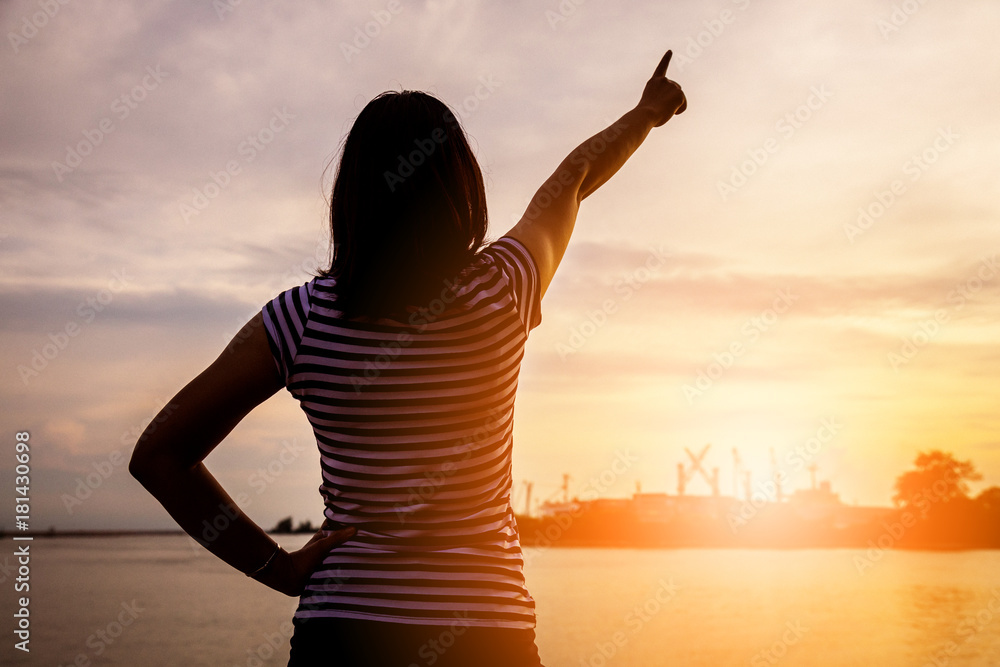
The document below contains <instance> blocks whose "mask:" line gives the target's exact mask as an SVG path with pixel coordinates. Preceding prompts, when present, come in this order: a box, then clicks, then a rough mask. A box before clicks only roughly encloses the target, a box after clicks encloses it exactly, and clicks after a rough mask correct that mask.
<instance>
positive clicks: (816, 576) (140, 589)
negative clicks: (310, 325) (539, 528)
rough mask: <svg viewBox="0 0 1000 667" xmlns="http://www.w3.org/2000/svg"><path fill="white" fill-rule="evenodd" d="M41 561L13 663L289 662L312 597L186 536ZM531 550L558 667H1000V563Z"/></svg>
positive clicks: (88, 546) (292, 539) (832, 553)
mask: <svg viewBox="0 0 1000 667" xmlns="http://www.w3.org/2000/svg"><path fill="white" fill-rule="evenodd" d="M305 540H306V536H298V535H297V536H282V538H281V540H280V541H281V542H282V544H283V545H284V546H285V547H286V548H292V549H294V548H297V547H298V546H300V545H301V544H303V543H304V542H305ZM7 544H8V547H6V548H5V551H8V550H9V551H8V552H12V551H13V547H12V546H10V545H12V544H13V543H12V542H10V541H7ZM32 553H33V558H32V574H31V577H32V578H31V586H32V590H31V594H32V595H31V606H30V610H31V617H32V621H33V624H32V630H33V633H32V637H31V648H32V650H31V653H30V654H29V655H25V654H22V653H21V652H20V651H17V650H15V649H13V647H12V644H13V640H12V639H11V634H10V629H12V626H11V624H10V622H9V621H7V622H5V623H6V625H7V627H8V628H9V629H8V630H5V631H4V633H3V635H4V637H5V638H4V645H3V647H2V648H0V662H2V663H3V664H11V665H21V664H30V665H67V666H68V665H71V664H74V661H76V664H79V665H88V664H89V665H143V666H146V665H149V666H154V667H155V666H158V665H190V666H196V665H210V666H212V667H237V666H240V667H247V666H264V665H282V666H283V665H285V664H286V662H287V660H288V637H289V636H290V634H291V624H290V619H291V616H292V613H293V612H294V610H295V605H296V600H295V599H293V598H288V597H285V596H283V595H281V594H279V593H275V592H273V591H271V590H269V589H266V588H264V587H263V586H261V585H260V584H257V583H256V582H253V581H251V580H249V579H247V578H246V577H244V576H243V575H242V574H240V573H239V572H236V571H235V570H231V569H230V568H229V567H228V566H227V565H225V564H224V563H222V562H221V561H219V560H217V559H215V557H214V556H212V555H211V554H208V553H207V552H205V551H204V550H201V549H200V547H199V548H198V549H195V548H192V546H191V542H190V540H189V539H188V538H187V537H185V536H155V537H114V538H50V539H38V540H35V541H34V542H33V543H32ZM525 553H526V558H527V565H526V568H527V579H528V588H529V590H530V591H531V592H532V595H533V596H534V597H535V599H536V601H537V611H538V628H537V637H538V646H539V650H540V652H541V655H542V659H543V661H544V662H545V664H546V665H547V666H548V667H562V666H564V665H565V666H568V667H578V666H580V665H589V666H592V667H599V666H602V665H642V666H658V665H692V666H693V665H705V666H711V667H724V666H727V665H749V666H750V667H764V666H768V665H788V666H792V665H804V666H808V667H814V666H816V667H818V666H821V665H837V666H840V667H842V666H847V665H865V666H867V665H890V666H908V665H913V666H915V667H923V666H925V665H933V666H934V667H943V666H944V665H949V666H967V665H1000V551H968V552H958V553H934V552H886V553H885V554H884V555H882V557H881V558H880V559H879V560H877V561H873V562H871V566H870V567H867V568H865V569H864V573H863V574H859V571H858V566H857V564H856V561H855V559H856V558H857V557H861V556H864V555H865V552H864V551H861V550H850V549H812V550H798V551H767V550H722V549H720V550H712V549H676V550H622V549H582V548H580V549H557V548H553V549H547V550H539V549H528V550H526V552H525ZM876 555H877V554H876ZM0 561H2V556H0ZM2 587H3V590H4V597H3V601H4V605H3V606H4V618H7V619H9V618H10V616H9V613H10V611H9V610H12V608H13V601H12V598H13V596H14V593H13V591H12V583H11V578H10V577H8V578H7V579H6V581H4V582H3V583H2ZM949 642H951V644H950V643H949ZM949 651H950V653H949ZM935 660H936V662H935Z"/></svg>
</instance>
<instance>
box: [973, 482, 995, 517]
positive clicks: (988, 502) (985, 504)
mask: <svg viewBox="0 0 1000 667" xmlns="http://www.w3.org/2000/svg"><path fill="white" fill-rule="evenodd" d="M976 503H977V504H978V505H979V506H980V507H982V508H983V509H984V510H986V511H987V512H1000V486H991V487H990V488H988V489H984V490H983V492H982V493H980V494H979V495H978V496H976Z"/></svg>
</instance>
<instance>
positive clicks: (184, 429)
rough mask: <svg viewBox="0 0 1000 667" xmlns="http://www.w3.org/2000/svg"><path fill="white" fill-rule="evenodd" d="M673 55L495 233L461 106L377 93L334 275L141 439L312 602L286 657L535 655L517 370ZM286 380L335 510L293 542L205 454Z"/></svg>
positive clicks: (140, 467)
mask: <svg viewBox="0 0 1000 667" xmlns="http://www.w3.org/2000/svg"><path fill="white" fill-rule="evenodd" d="M669 61H670V52H669V51H668V52H667V54H666V55H664V57H663V58H662V60H661V61H660V63H659V64H658V65H657V67H656V69H655V71H654V73H653V76H652V78H650V79H649V81H648V82H647V83H646V86H645V89H644V90H643V92H642V95H641V98H640V100H639V103H638V104H637V105H636V106H635V108H633V109H632V110H630V111H628V112H627V113H626V114H625V115H623V116H622V117H621V118H620V119H619V120H618V121H616V122H615V123H613V124H612V125H611V126H610V127H608V128H607V129H605V130H604V131H602V132H601V133H598V134H596V135H594V136H593V137H591V138H590V139H588V140H587V141H585V142H584V143H583V144H581V145H580V146H579V147H578V148H576V149H575V150H574V151H573V152H571V153H570V154H569V155H568V156H567V157H566V159H565V160H563V162H562V163H561V164H560V165H559V167H558V168H557V169H556V171H555V172H554V173H553V174H552V176H550V177H549V178H548V180H546V182H545V183H544V184H543V185H542V186H541V188H539V190H538V191H537V192H536V193H535V196H534V197H533V199H532V200H531V203H530V204H529V206H528V208H527V210H526V211H525V214H524V216H523V217H522V218H521V220H520V221H519V222H518V223H517V224H516V225H515V226H514V228H513V229H511V230H510V231H509V232H508V233H507V234H506V235H504V236H502V237H501V238H500V239H498V240H496V241H494V242H492V243H489V244H487V245H485V247H484V245H483V243H484V239H485V237H486V231H487V215H486V196H485V191H484V188H483V178H482V174H481V173H480V169H479V165H478V163H477V161H476V158H475V156H474V155H473V153H472V150H471V149H470V148H469V144H468V142H467V141H466V138H465V135H464V133H463V131H462V128H461V126H460V125H459V123H458V121H457V120H456V119H455V117H454V116H453V115H452V114H451V113H450V112H449V110H448V108H447V107H446V106H445V105H444V104H442V103H441V102H440V101H438V100H437V99H435V98H434V97H432V96H430V95H427V94H426V93H421V92H414V91H403V92H400V93H383V94H382V95H379V96H378V97H376V98H375V99H373V100H372V101H371V102H370V103H369V104H368V105H367V106H366V107H365V108H364V110H362V112H361V113H360V115H359V116H358V118H357V120H356V121H355V123H354V126H353V127H352V129H351V131H350V133H349V134H348V136H347V139H346V141H345V143H344V147H343V153H342V155H341V159H340V164H339V167H338V170H337V174H336V179H335V182H334V186H333V194H332V201H331V206H330V227H331V232H332V238H333V242H334V245H333V257H332V261H331V264H330V266H329V268H327V269H326V270H324V271H322V272H321V273H320V275H319V276H317V277H315V278H314V279H312V280H310V281H309V282H307V283H305V284H304V285H301V286H299V287H295V288H292V289H289V290H287V291H285V292H283V293H281V294H279V295H278V296H277V297H275V298H274V299H273V300H272V301H270V302H269V303H267V304H266V305H265V306H264V307H263V309H262V310H261V312H260V313H259V314H258V315H257V316H255V317H254V318H253V319H251V320H250V322H248V323H247V325H246V326H245V327H244V328H243V330H242V331H241V332H240V333H239V334H238V335H237V336H236V337H235V338H234V339H233V341H232V342H231V343H230V344H229V345H228V346H227V348H226V350H225V351H224V352H223V353H222V354H221V355H220V356H219V358H218V359H217V360H216V361H215V362H214V363H213V364H212V365H211V366H209V367H208V368H207V369H206V370H205V371H204V372H202V373H201V374H200V375H199V376H198V377H196V378H195V379H194V380H193V381H191V382H190V383H189V384H188V385H187V386H186V387H184V389H182V390H181V391H180V392H179V393H178V394H177V396H175V397H174V398H173V399H172V400H171V401H170V403H171V404H172V407H171V410H170V412H169V413H168V412H166V411H164V412H161V416H162V417H163V419H162V420H161V419H159V418H158V419H157V420H155V421H154V423H156V424H157V428H156V429H155V430H150V431H148V432H147V433H145V434H143V436H142V438H140V440H139V443H138V444H137V445H136V448H135V451H134V453H133V455H132V460H131V463H130V465H129V470H130V471H131V472H132V474H133V475H134V476H135V477H136V478H137V479H138V480H140V481H141V482H142V484H143V485H144V486H145V487H146V488H147V489H148V490H149V491H150V492H151V493H152V494H153V495H155V496H156V498H157V499H158V500H159V501H160V502H161V503H162V504H163V506H164V507H165V508H166V509H167V510H168V511H169V512H170V514H171V516H172V517H173V518H174V519H175V520H176V521H177V522H178V523H179V524H180V525H181V527H183V528H184V530H185V531H187V532H188V533H189V534H190V535H191V536H192V537H194V538H195V539H197V540H198V541H199V542H200V543H202V544H203V545H204V546H206V547H207V548H208V549H209V550H211V551H212V553H214V554H215V555H217V556H218V557H219V558H221V559H223V560H224V561H226V562H227V563H229V564H230V565H232V566H233V567H235V568H237V569H239V570H240V571H242V572H245V573H246V574H247V575H248V576H252V577H254V578H255V579H257V580H258V581H260V582H261V583H263V584H265V585H267V586H270V587H271V588H274V589H275V590H278V591H281V592H282V593H285V594H287V595H290V596H301V597H300V600H299V605H298V608H297V609H296V612H295V616H294V619H293V624H294V628H295V630H294V634H293V636H292V640H291V660H290V662H289V664H290V665H350V666H352V667H356V666H358V665H378V666H379V667H394V666H397V665H399V666H401V667H410V666H411V665H431V664H434V665H438V666H442V665H470V666H483V665H503V666H505V667H510V666H520V665H539V664H540V662H539V658H538V651H537V649H536V647H535V638H534V637H535V636H534V627H535V613H534V606H535V603H534V600H532V598H531V596H530V595H529V594H528V591H527V589H526V588H525V583H524V575H523V568H522V566H523V560H522V555H521V547H520V543H519V541H518V533H517V526H516V524H515V522H514V514H513V509H512V508H511V448H512V436H511V434H512V431H513V411H514V397H515V392H516V389H517V378H518V370H519V368H520V362H521V359H522V356H523V351H524V344H525V341H526V339H527V336H528V333H529V331H530V330H531V329H532V328H534V327H535V326H537V325H538V324H539V322H540V320H541V311H540V302H541V299H542V296H543V295H544V294H545V291H546V288H547V287H548V285H549V282H550V281H551V280H552V276H553V274H554V273H555V270H556V267H557V266H558V265H559V261H560V260H561V259H562V256H563V253H564V251H565V249H566V245H567V243H568V242H569V239H570V235H571V233H572V231H573V225H574V222H575V220H576V215H577V211H578V209H579V206H580V202H581V201H583V199H584V198H586V197H587V196H588V195H590V194H591V193H593V192H594V191H595V190H596V189H597V188H598V187H600V186H601V185H602V184H603V183H604V182H605V181H607V180H608V179H609V178H610V177H611V176H612V175H613V174H614V173H615V172H616V171H617V170H618V169H619V168H620V167H621V166H622V164H624V163H625V161H626V160H627V159H628V158H629V156H630V155H632V153H633V152H634V151H635V150H636V149H637V148H638V147H639V145H640V144H641V143H642V141H643V140H644V139H645V137H646V135H647V134H648V133H649V131H650V129H652V128H653V127H658V126H660V125H663V124H664V123H666V122H667V120H669V119H670V117H671V116H673V115H674V114H677V113H681V112H683V111H684V109H685V108H686V106H687V102H686V101H685V98H684V94H683V92H682V91H681V89H680V87H679V86H678V85H677V84H676V83H674V82H672V81H670V80H668V79H667V78H666V70H667V65H668V63H669ZM282 387H286V388H287V389H288V391H289V392H290V393H291V394H292V395H293V396H294V397H295V398H296V399H297V400H298V401H299V402H300V404H301V407H302V409H303V411H304V412H305V414H306V417H307V418H308V419H309V422H310V423H311V424H312V427H313V430H314V432H315V435H316V441H317V444H318V446H319V450H320V461H321V466H322V483H321V485H320V487H319V491H320V494H321V495H322V497H323V501H324V504H325V516H326V521H325V522H324V525H323V528H322V529H321V530H320V531H319V532H317V533H316V535H314V536H313V538H312V539H311V540H310V541H309V542H308V543H307V544H306V545H305V546H304V547H303V548H302V549H299V550H298V551H295V552H292V553H287V552H285V551H284V550H283V549H282V548H281V547H280V546H278V545H277V544H276V543H275V542H274V540H272V539H271V538H270V537H269V536H268V535H267V533H265V532H264V531H263V530H262V529H261V528H259V527H258V526H257V525H256V524H255V523H253V522H252V521H251V520H250V519H249V518H248V517H247V516H246V515H244V514H243V513H242V512H241V511H240V510H239V508H238V507H236V505H235V503H234V502H233V501H232V499H231V498H230V497H229V495H228V494H226V492H225V491H224V490H223V489H222V488H221V487H220V486H219V484H218V483H217V482H216V480H215V478H214V477H213V476H212V475H211V474H210V473H209V472H208V470H207V469H206V468H205V466H204V464H203V463H202V461H203V460H204V458H205V457H206V456H207V455H208V454H209V452H211V451H212V449H213V448H214V447H215V446H216V445H218V444H219V442H221V441H222V440H223V438H224V437H225V436H226V435H227V434H228V433H229V432H230V431H231V430H232V428H233V427H234V426H236V424H237V423H238V422H239V421H240V420H241V419H242V418H243V417H244V416H245V415H246V414H247V413H248V412H249V411H250V410H252V409H253V408H254V407H255V406H257V405H258V404H259V403H261V402H263V401H264V400H266V399H267V398H268V397H270V396H272V395H273V394H274V393H276V392H277V391H278V390H279V389H281V388H282ZM223 512H225V514H226V516H227V517H229V518H230V526H229V528H227V529H225V530H222V531H220V532H219V535H218V537H216V538H215V539H214V540H212V541H206V540H205V539H204V537H203V536H202V533H201V529H202V526H203V522H205V521H208V522H209V524H212V523H213V519H214V518H215V517H217V516H218V515H220V514H221V513H223Z"/></svg>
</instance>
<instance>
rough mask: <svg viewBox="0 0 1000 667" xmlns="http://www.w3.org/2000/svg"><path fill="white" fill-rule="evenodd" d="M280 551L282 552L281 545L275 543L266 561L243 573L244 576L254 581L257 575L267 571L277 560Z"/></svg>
mask: <svg viewBox="0 0 1000 667" xmlns="http://www.w3.org/2000/svg"><path fill="white" fill-rule="evenodd" d="M281 551H282V549H281V545H280V544H278V543H277V542H275V543H274V548H273V549H272V550H271V554H270V555H269V556H268V557H267V560H265V561H264V562H263V563H261V564H260V565H259V566H258V567H256V568H254V569H252V570H250V571H249V572H245V573H244V574H246V575H247V576H248V577H252V578H254V579H256V578H257V576H258V575H260V574H261V573H262V572H265V571H267V569H268V568H269V567H271V565H272V564H273V563H274V561H275V560H276V559H277V557H278V554H279V553H280V552H281Z"/></svg>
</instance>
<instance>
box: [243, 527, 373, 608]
mask: <svg viewBox="0 0 1000 667" xmlns="http://www.w3.org/2000/svg"><path fill="white" fill-rule="evenodd" d="M323 525H324V527H323V528H320V529H319V530H317V531H316V534H315V535H313V536H312V538H311V539H310V540H309V541H308V542H306V543H305V545H304V546H303V547H302V548H301V549H299V550H298V551H293V552H291V553H288V552H286V551H285V550H284V549H282V550H280V551H279V552H278V555H277V556H275V558H274V562H272V563H271V564H270V565H268V566H267V567H266V568H264V570H262V571H261V572H260V574H258V575H256V576H254V577H253V578H254V579H256V580H257V581H259V582H260V583H262V584H264V585H265V586H269V587H270V588H273V589H274V590H276V591H279V592H281V593H284V594H285V595H288V596H290V597H298V596H299V595H301V594H302V591H304V590H305V588H306V584H307V583H309V578H310V577H312V574H313V572H315V571H316V570H317V568H319V567H320V565H322V564H323V560H324V559H325V558H326V557H327V556H328V555H329V554H330V550H331V549H333V548H334V547H336V546H337V545H340V544H343V543H344V542H346V541H347V540H349V539H351V538H352V537H354V535H355V534H356V533H357V532H358V531H357V530H355V529H354V528H353V527H350V526H349V527H347V528H341V529H339V530H335V531H330V530H328V529H327V528H326V525H327V524H326V523H324V524H323Z"/></svg>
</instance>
